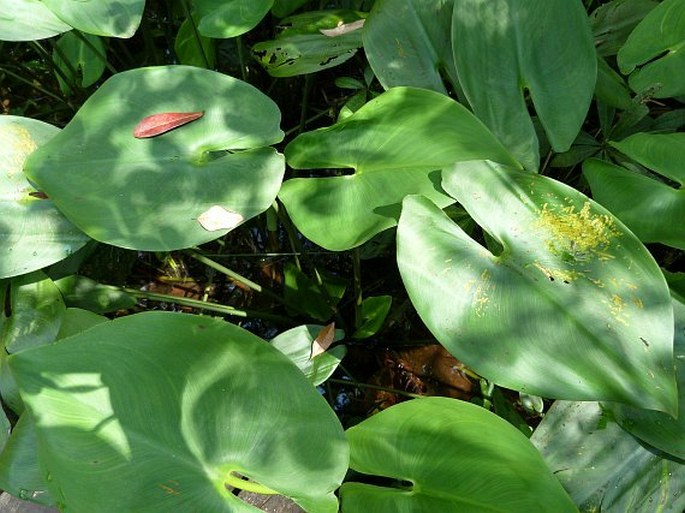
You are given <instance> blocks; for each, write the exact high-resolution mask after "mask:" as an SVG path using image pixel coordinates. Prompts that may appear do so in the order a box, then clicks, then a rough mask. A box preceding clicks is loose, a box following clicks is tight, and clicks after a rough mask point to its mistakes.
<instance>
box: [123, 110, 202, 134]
mask: <svg viewBox="0 0 685 513" xmlns="http://www.w3.org/2000/svg"><path fill="white" fill-rule="evenodd" d="M204 115H205V113H204V111H200V112H162V113H160V114H152V115H151V116H147V117H144V118H143V119H141V120H140V123H138V124H137V125H136V127H135V128H134V129H133V137H135V138H136V139H146V138H148V137H155V136H157V135H162V134H164V133H166V132H169V131H170V130H173V129H174V128H178V127H179V126H183V125H187V124H188V123H190V122H191V121H195V120H196V119H200V118H201V117H202V116H204Z"/></svg>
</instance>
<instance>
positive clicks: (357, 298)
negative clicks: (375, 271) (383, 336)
mask: <svg viewBox="0 0 685 513" xmlns="http://www.w3.org/2000/svg"><path fill="white" fill-rule="evenodd" d="M352 270H353V271H354V278H353V284H354V325H355V327H357V328H358V327H359V326H360V325H361V314H362V312H361V306H362V266H361V259H360V258H359V248H354V249H353V250H352Z"/></svg>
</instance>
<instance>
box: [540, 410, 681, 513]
mask: <svg viewBox="0 0 685 513" xmlns="http://www.w3.org/2000/svg"><path fill="white" fill-rule="evenodd" d="M531 442H533V444H534V445H535V446H536V447H537V448H538V449H539V451H540V453H541V454H542V456H543V457H544V459H545V461H546V462H547V465H549V467H550V468H551V469H552V470H553V471H554V475H555V476H557V478H558V479H559V481H561V484H562V485H563V486H564V488H565V489H566V491H568V493H569V495H571V498H572V499H573V501H574V502H575V503H576V504H577V505H578V506H579V507H580V510H581V512H582V513H599V512H600V511H601V513H628V512H630V513H654V512H660V513H682V512H683V508H685V465H683V464H682V462H677V461H674V460H671V459H668V458H665V457H664V456H663V455H660V454H658V453H657V452H655V451H654V450H653V449H650V448H647V447H645V446H644V445H643V444H641V443H640V441H639V440H637V439H636V438H635V437H633V436H631V435H630V434H628V433H627V432H626V431H624V430H622V429H621V428H620V427H619V425H618V424H616V423H615V422H614V421H613V420H611V418H610V415H607V414H606V413H605V412H603V411H602V409H601V408H600V407H599V405H598V404H597V403H596V402H568V401H557V402H556V403H554V404H553V405H552V407H551V408H550V410H549V412H548V413H547V414H546V415H545V418H544V419H543V420H542V423H541V424H540V425H539V426H538V428H537V429H536V430H535V433H533V437H532V438H531Z"/></svg>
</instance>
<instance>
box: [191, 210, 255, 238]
mask: <svg viewBox="0 0 685 513" xmlns="http://www.w3.org/2000/svg"><path fill="white" fill-rule="evenodd" d="M197 221H198V222H199V223H200V225H202V227H203V228H204V229H205V230H207V231H208V232H215V231H218V230H232V229H233V228H235V227H236V226H238V225H239V224H240V223H242V222H243V221H244V218H243V216H242V215H240V214H239V213H237V212H233V211H232V210H228V209H226V208H224V207H222V206H219V205H214V206H213V207H211V208H210V209H209V210H206V211H205V212H203V213H202V214H200V216H199V217H198V218H197Z"/></svg>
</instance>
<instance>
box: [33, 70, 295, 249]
mask: <svg viewBox="0 0 685 513" xmlns="http://www.w3.org/2000/svg"><path fill="white" fill-rule="evenodd" d="M201 111H204V117H202V118H200V119H198V120H196V121H194V122H192V123H190V124H187V125H185V126H182V127H180V128H178V129H176V130H173V131H171V132H167V133H164V134H162V135H159V136H157V137H151V138H144V139H137V138H135V137H134V136H133V129H134V127H136V126H137V125H138V123H139V122H140V121H141V120H142V119H143V118H145V117H147V116H149V115H153V114H158V113H169V112H201ZM279 122H280V112H279V111H278V107H277V106H276V105H275V104H274V103H273V102H272V101H271V100H270V99H269V98H267V97H266V96H265V95H263V94H262V93H260V92H259V91H258V90H257V89H255V88H253V87H252V86H250V85H248V84H246V83H244V82H241V81H240V80H237V79H235V78H232V77H229V76H226V75H222V74H220V73H216V72H213V71H209V70H203V69H198V68H193V67H189V66H165V67H152V68H138V69H135V70H132V71H127V72H124V73H119V74H117V75H115V76H114V77H112V78H110V79H109V80H108V81H107V82H105V83H104V84H103V85H102V86H101V87H100V88H99V89H98V90H97V91H96V92H95V94H93V96H91V97H90V98H89V99H88V100H87V101H86V103H85V104H84V105H83V107H81V109H80V110H79V111H78V113H77V114H76V116H75V117H74V118H73V119H72V121H71V122H70V123H69V124H68V125H67V126H66V127H65V128H64V130H62V132H60V134H59V135H58V136H56V137H54V138H53V139H51V140H50V142H49V143H47V144H45V145H44V146H42V147H40V148H39V150H38V151H36V152H34V153H33V154H32V155H31V157H30V158H29V160H28V161H27V164H26V168H25V171H26V173H27V174H28V175H29V177H30V178H31V180H33V181H34V182H35V183H37V184H39V186H40V187H41V188H42V189H43V190H44V191H45V192H46V193H47V194H48V196H49V197H50V198H51V199H52V200H53V201H54V202H55V204H56V205H57V206H58V208H59V209H60V210H61V211H62V212H63V213H64V214H65V215H66V216H67V217H68V218H69V219H70V220H71V221H72V222H73V223H74V224H75V225H77V226H78V227H80V228H81V229H82V230H83V231H85V232H86V233H87V234H89V235H91V236H92V237H93V238H95V239H97V240H100V241H103V242H107V243H109V244H113V245H116V246H122V247H127V248H134V249H140V250H171V249H177V248H182V247H189V246H194V245H197V244H201V243H203V242H207V241H210V240H213V239H216V238H218V237H220V236H223V235H224V234H226V232H228V231H229V229H232V228H234V227H235V226H237V225H238V224H240V222H242V221H244V220H247V219H249V218H251V217H253V216H255V215H257V214H259V213H261V212H263V211H264V210H266V209H267V208H268V207H269V206H270V205H271V203H272V202H273V200H274V198H275V197H276V194H277V192H278V189H279V187H280V184H281V180H282V178H283V172H284V164H283V158H282V156H281V155H280V154H278V153H277V152H276V151H275V150H274V149H273V148H270V147H268V146H267V145H269V144H273V143H275V142H278V141H280V140H281V139H282V136H283V133H282V132H281V130H280V129H279V127H278V125H279ZM217 212H218V215H217ZM203 216H210V217H211V216H216V217H217V219H218V220H219V221H222V222H221V223H220V224H219V225H218V226H209V227H205V226H203V223H202V222H201V219H202V218H203ZM224 218H225V221H226V223H224V222H223V220H224Z"/></svg>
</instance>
